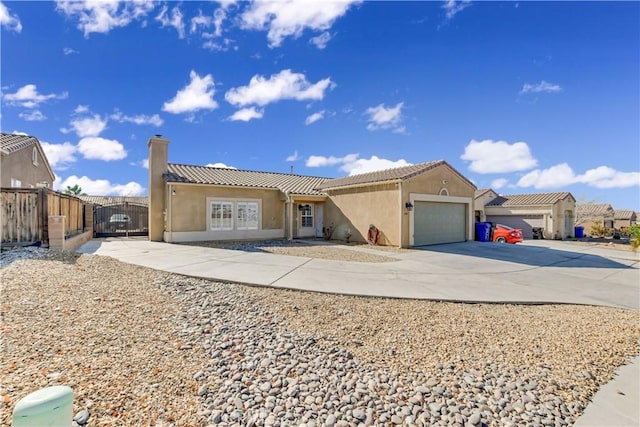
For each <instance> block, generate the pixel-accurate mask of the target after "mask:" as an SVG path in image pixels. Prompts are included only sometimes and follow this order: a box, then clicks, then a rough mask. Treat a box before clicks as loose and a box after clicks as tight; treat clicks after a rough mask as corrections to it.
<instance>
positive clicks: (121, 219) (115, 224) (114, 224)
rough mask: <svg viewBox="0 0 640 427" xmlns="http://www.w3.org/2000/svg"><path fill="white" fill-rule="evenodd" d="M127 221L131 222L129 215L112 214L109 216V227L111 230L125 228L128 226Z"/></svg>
mask: <svg viewBox="0 0 640 427" xmlns="http://www.w3.org/2000/svg"><path fill="white" fill-rule="evenodd" d="M129 222H131V220H130V219H129V215H126V214H113V215H111V217H110V218H109V228H110V229H111V231H116V230H126V229H127V228H129Z"/></svg>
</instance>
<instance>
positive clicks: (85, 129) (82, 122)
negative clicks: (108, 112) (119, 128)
mask: <svg viewBox="0 0 640 427" xmlns="http://www.w3.org/2000/svg"><path fill="white" fill-rule="evenodd" d="M69 124H70V125H71V128H61V129H60V131H61V132H62V133H65V134H67V133H69V132H75V133H76V135H78V136H79V137H80V138H84V137H87V136H98V135H100V134H101V133H102V131H104V130H105V129H106V128H107V120H106V119H103V118H102V117H101V116H100V115H99V114H93V115H92V116H90V117H83V118H74V119H72V120H71V122H70V123H69Z"/></svg>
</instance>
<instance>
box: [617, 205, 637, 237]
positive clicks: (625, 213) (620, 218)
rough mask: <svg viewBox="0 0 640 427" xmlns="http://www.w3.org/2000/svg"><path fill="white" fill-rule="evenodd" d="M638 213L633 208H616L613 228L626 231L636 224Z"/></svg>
mask: <svg viewBox="0 0 640 427" xmlns="http://www.w3.org/2000/svg"><path fill="white" fill-rule="evenodd" d="M637 219H638V217H637V214H636V213H635V212H634V211H632V210H631V209H616V210H615V211H614V214H613V228H615V229H616V230H620V231H622V232H623V233H625V232H626V231H627V230H629V227H631V226H632V225H635V224H636V221H637Z"/></svg>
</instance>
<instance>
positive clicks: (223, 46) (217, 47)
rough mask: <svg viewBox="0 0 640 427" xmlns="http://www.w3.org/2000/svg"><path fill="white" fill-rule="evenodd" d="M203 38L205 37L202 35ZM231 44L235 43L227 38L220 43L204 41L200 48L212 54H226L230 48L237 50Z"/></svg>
mask: <svg viewBox="0 0 640 427" xmlns="http://www.w3.org/2000/svg"><path fill="white" fill-rule="evenodd" d="M204 36H206V35H203V37H204ZM233 43H235V41H234V40H231V39H228V38H224V39H222V40H220V41H216V40H206V41H205V42H204V43H202V47H203V48H204V49H208V50H212V51H214V52H226V51H228V50H229V49H231V48H233V49H234V50H238V47H237V46H234V45H233Z"/></svg>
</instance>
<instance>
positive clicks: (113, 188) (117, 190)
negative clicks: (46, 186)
mask: <svg viewBox="0 0 640 427" xmlns="http://www.w3.org/2000/svg"><path fill="white" fill-rule="evenodd" d="M76 184H77V185H78V186H79V187H80V188H82V192H83V193H87V194H90V195H92V196H141V195H143V194H144V192H145V188H144V187H143V186H142V185H140V184H138V183H137V182H134V181H131V182H128V183H126V184H113V183H111V182H110V181H108V180H106V179H95V180H94V179H91V178H89V177H88V176H82V177H77V176H76V175H71V176H70V177H68V178H66V179H64V180H63V179H61V178H60V177H56V181H55V182H54V183H53V188H54V189H56V190H64V189H65V188H67V186H74V185H76Z"/></svg>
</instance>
